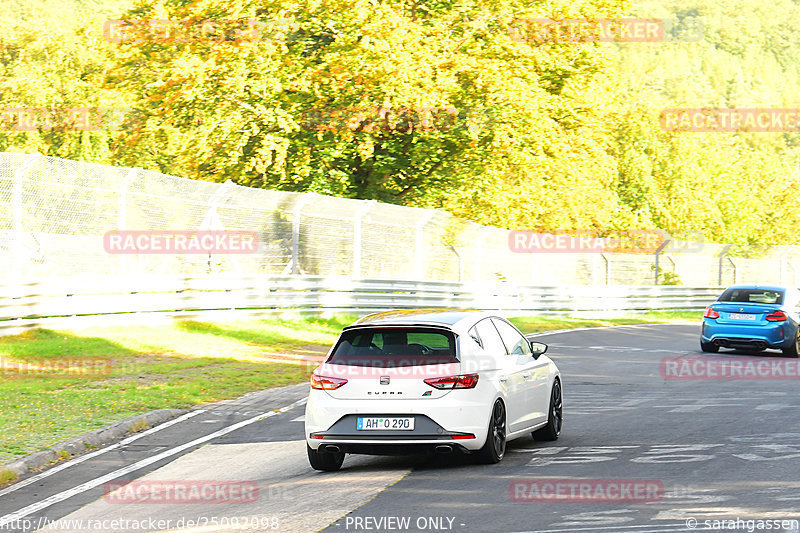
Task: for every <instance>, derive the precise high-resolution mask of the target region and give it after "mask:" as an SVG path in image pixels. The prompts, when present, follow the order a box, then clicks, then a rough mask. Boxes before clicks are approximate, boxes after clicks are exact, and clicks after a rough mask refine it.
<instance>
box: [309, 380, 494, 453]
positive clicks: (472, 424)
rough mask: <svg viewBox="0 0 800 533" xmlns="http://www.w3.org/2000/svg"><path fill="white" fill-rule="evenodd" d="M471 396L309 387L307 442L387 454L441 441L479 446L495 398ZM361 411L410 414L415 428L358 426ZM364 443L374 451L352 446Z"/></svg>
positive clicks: (464, 446)
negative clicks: (345, 393)
mask: <svg viewBox="0 0 800 533" xmlns="http://www.w3.org/2000/svg"><path fill="white" fill-rule="evenodd" d="M469 396H472V395H458V396H456V395H447V396H445V397H443V398H438V399H436V400H424V399H419V400H408V399H407V400H377V401H363V400H341V399H334V398H331V397H330V396H329V395H328V394H326V393H325V392H324V391H318V390H314V389H312V390H311V392H310V394H309V398H308V403H307V404H306V415H305V438H306V442H307V443H308V445H309V446H310V447H311V448H312V449H314V450H316V449H318V448H320V446H323V445H324V446H328V445H336V446H339V447H340V448H341V449H342V451H348V452H350V453H378V454H383V453H386V454H391V455H395V453H393V452H392V450H395V451H401V450H404V449H406V450H408V451H407V452H403V453H416V452H413V451H412V450H414V449H435V448H436V446H439V445H450V446H452V447H456V448H460V449H464V450H473V451H474V450H478V449H480V448H481V446H483V444H484V442H485V441H486V435H487V432H488V426H489V417H490V414H491V407H492V405H493V404H494V402H487V401H479V399H480V398H474V399H473V398H469ZM376 408H379V410H377V409H376ZM359 416H413V417H414V419H415V429H414V431H410V432H400V431H391V432H388V431H387V432H383V431H381V432H379V431H358V430H356V420H357V418H358V417H359ZM470 435H471V436H473V438H469V436H470ZM323 449H324V448H323ZM367 449H369V450H373V451H356V450H367Z"/></svg>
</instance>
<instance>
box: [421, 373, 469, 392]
mask: <svg viewBox="0 0 800 533" xmlns="http://www.w3.org/2000/svg"><path fill="white" fill-rule="evenodd" d="M424 381H425V383H427V384H428V385H430V386H431V387H433V388H434V389H448V390H449V389H474V388H475V386H476V385H477V384H478V374H463V375H460V376H447V377H443V378H428V379H426V380H424Z"/></svg>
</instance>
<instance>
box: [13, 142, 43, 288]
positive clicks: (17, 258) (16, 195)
mask: <svg viewBox="0 0 800 533" xmlns="http://www.w3.org/2000/svg"><path fill="white" fill-rule="evenodd" d="M41 155H42V154H39V153H34V154H31V155H29V156H28V157H27V158H25V161H23V162H22V164H21V165H20V166H19V168H17V170H15V171H14V192H13V196H12V200H11V203H12V208H11V209H12V220H13V226H12V227H13V230H14V242H13V248H12V249H13V254H12V255H13V257H14V266H13V270H12V272H13V274H12V277H13V278H15V279H17V280H19V279H20V278H21V277H22V259H23V258H22V238H23V225H22V215H23V213H22V192H23V187H22V180H23V179H24V178H25V175H26V174H27V173H28V171H30V169H31V167H33V165H34V164H35V163H36V162H37V161H38V160H39V158H40V157H41Z"/></svg>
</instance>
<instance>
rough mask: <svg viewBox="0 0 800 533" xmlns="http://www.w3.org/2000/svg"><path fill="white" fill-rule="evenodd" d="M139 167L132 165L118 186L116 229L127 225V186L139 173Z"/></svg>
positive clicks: (123, 228)
mask: <svg viewBox="0 0 800 533" xmlns="http://www.w3.org/2000/svg"><path fill="white" fill-rule="evenodd" d="M140 170H142V169H141V168H140V167H134V168H132V169H130V171H128V173H127V174H126V175H125V179H123V180H122V186H121V187H120V188H119V195H118V196H119V198H118V200H117V202H118V203H117V205H118V209H117V229H118V230H120V231H122V230H125V229H127V227H128V187H130V184H131V182H132V181H133V180H135V179H136V176H138V175H139V171H140Z"/></svg>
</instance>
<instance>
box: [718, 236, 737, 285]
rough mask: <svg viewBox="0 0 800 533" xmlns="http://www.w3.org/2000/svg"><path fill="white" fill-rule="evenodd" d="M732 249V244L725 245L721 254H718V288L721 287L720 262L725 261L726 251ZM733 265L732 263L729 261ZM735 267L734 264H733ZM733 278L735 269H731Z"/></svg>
mask: <svg viewBox="0 0 800 533" xmlns="http://www.w3.org/2000/svg"><path fill="white" fill-rule="evenodd" d="M732 247H733V245H732V244H726V245H725V247H724V248H723V249H722V252H720V254H719V286H720V287H722V262H723V261H724V260H725V256H727V255H728V251H730V249H731V248H732ZM731 263H733V261H731ZM733 264H734V265H735V263H733ZM733 269H734V270H733V278H734V279H736V267H735V266H734V267H733Z"/></svg>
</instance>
